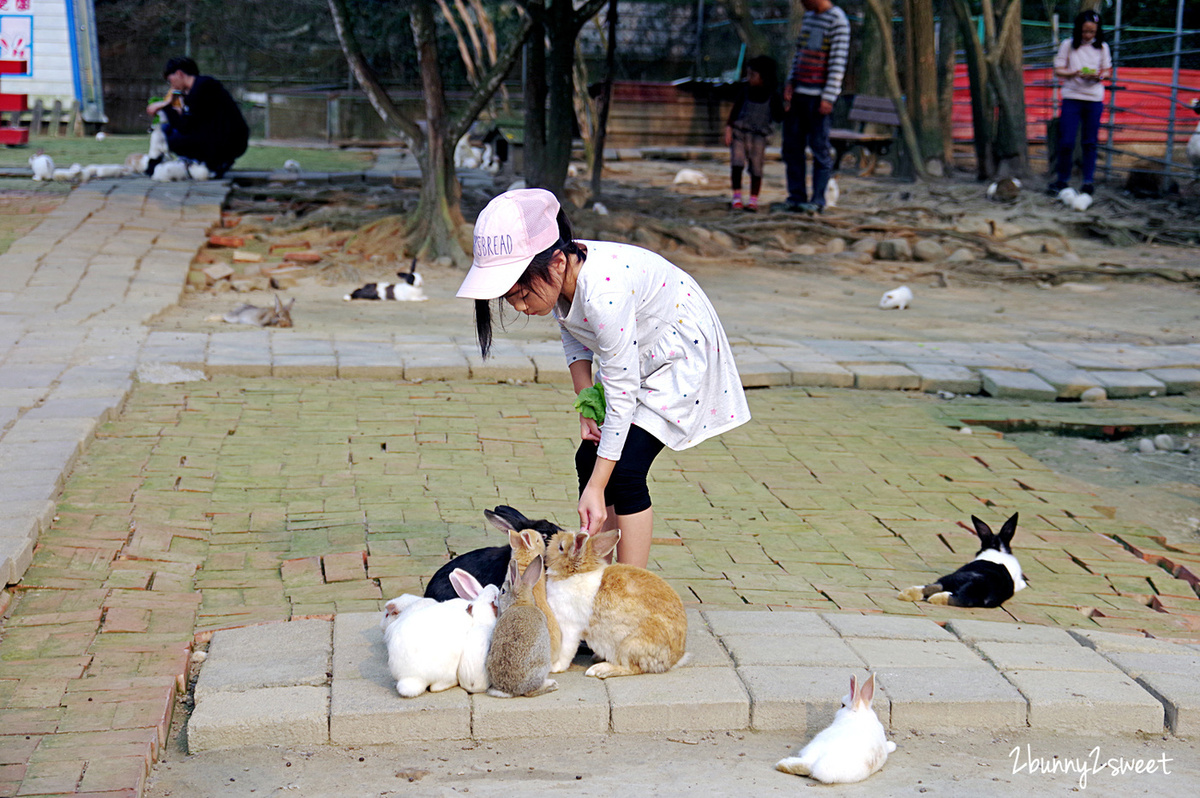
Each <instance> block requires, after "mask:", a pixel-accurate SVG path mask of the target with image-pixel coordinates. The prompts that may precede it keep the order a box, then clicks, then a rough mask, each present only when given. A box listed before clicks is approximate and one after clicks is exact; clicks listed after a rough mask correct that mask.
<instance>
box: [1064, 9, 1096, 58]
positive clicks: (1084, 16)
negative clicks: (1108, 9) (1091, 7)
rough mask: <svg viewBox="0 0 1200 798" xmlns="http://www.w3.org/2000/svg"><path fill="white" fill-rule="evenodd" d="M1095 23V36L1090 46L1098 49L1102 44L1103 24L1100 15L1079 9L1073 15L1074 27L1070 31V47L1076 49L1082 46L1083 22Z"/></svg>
mask: <svg viewBox="0 0 1200 798" xmlns="http://www.w3.org/2000/svg"><path fill="white" fill-rule="evenodd" d="M1085 22H1095V23H1096V38H1094V39H1092V47H1095V48H1096V49H1097V50H1099V49H1100V48H1101V47H1102V46H1103V45H1104V24H1103V23H1102V22H1100V15H1099V14H1097V13H1096V12H1095V11H1080V12H1079V13H1078V14H1076V15H1075V29H1074V30H1073V31H1072V32H1071V49H1072V50H1078V49H1079V48H1080V47H1082V46H1083V23H1085Z"/></svg>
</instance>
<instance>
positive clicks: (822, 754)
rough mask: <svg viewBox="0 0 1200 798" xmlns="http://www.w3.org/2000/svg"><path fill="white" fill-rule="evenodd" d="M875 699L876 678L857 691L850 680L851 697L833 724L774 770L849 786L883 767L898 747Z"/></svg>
mask: <svg viewBox="0 0 1200 798" xmlns="http://www.w3.org/2000/svg"><path fill="white" fill-rule="evenodd" d="M874 697H875V674H873V673H872V674H871V675H870V677H868V678H867V681H866V682H865V683H864V684H863V685H862V687H861V688H859V687H858V679H857V677H855V676H853V675H851V677H850V695H848V696H846V697H845V698H843V699H842V708H841V709H839V710H838V711H837V714H836V715H835V716H834V718H833V723H831V724H829V725H828V726H827V727H825V728H824V729H822V730H821V731H820V732H818V733H817V736H816V737H814V738H812V740H811V741H809V743H808V745H806V746H804V748H802V749H801V750H800V751H799V752H798V753H795V754H793V755H792V756H788V757H784V758H783V759H781V760H779V761H778V762H777V763H775V769H776V770H780V771H783V772H784V773H792V774H794V775H797V776H811V777H812V778H814V779H816V780H817V781H820V782H823V783H825V784H850V783H853V782H856V781H862V780H863V779H865V778H867V777H868V776H870V775H871V774H872V773H875V772H876V771H877V770H879V769H880V768H882V767H883V763H884V762H886V761H887V758H888V754H890V753H891V752H893V751H895V750H896V744H895V743H894V742H892V741H891V740H889V739H887V734H886V733H885V732H884V729H883V724H882V723H880V722H879V718H878V717H876V715H875V711H874V710H873V709H871V701H872V699H874Z"/></svg>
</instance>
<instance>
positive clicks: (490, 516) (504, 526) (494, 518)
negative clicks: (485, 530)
mask: <svg viewBox="0 0 1200 798" xmlns="http://www.w3.org/2000/svg"><path fill="white" fill-rule="evenodd" d="M496 509H497V510H499V509H500V508H499V507H497V508H496ZM483 517H484V518H486V519H487V520H488V521H490V522H491V524H492V526H494V527H496V529H499V530H500V531H501V532H511V531H512V530H514V529H516V527H515V526H513V525H512V523H511V522H509V521H508V519H506V518H505V517H504V516H502V515H498V514H496V513H494V512H492V511H491V510H484V511H483Z"/></svg>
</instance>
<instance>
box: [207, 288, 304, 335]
mask: <svg viewBox="0 0 1200 798" xmlns="http://www.w3.org/2000/svg"><path fill="white" fill-rule="evenodd" d="M295 304H296V300H295V298H293V299H292V301H291V302H289V303H287V304H286V305H285V304H283V303H282V302H280V301H279V296H278V295H276V296H275V307H274V308H260V307H257V306H255V305H251V304H243V305H238V306H237V307H236V308H234V309H233V310H231V311H229V312H228V313H226V314H225V315H224V317H223V318H224V320H225V321H226V322H228V323H229V324H253V325H254V326H256V327H291V326H292V306H293V305H295Z"/></svg>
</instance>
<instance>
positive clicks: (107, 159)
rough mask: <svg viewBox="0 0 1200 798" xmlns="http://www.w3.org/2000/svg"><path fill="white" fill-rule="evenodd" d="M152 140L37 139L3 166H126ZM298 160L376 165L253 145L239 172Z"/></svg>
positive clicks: (10, 150) (345, 167)
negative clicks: (39, 160) (38, 156)
mask: <svg viewBox="0 0 1200 798" xmlns="http://www.w3.org/2000/svg"><path fill="white" fill-rule="evenodd" d="M149 144H150V137H149V136H148V135H146V136H136V135H133V136H130V135H109V136H107V137H106V138H105V139H104V140H103V141H97V140H96V138H95V137H94V136H84V137H82V138H75V137H74V136H59V137H52V136H33V137H31V138H30V139H29V146H28V147H0V166H28V165H29V156H31V155H33V154H34V153H35V152H37V151H38V149H43V150H45V151H46V154H47V155H49V156H50V157H51V158H52V159H54V165H55V166H60V167H67V166H70V165H71V164H73V163H78V164H83V165H84V166H87V165H88V164H90V163H95V164H102V163H116V164H120V163H125V158H126V156H128V155H129V154H130V153H134V152H139V153H141V152H146V150H147V149H148V148H149ZM289 158H295V159H296V160H297V161H299V162H300V166H301V167H302V168H303V169H304V170H305V171H306V172H361V171H362V170H364V169H368V168H370V167H371V165H372V164H373V163H374V162H375V155H374V154H373V153H370V152H347V151H345V150H337V149H316V148H307V147H268V146H262V145H258V144H255V143H254V142H251V143H250V147H249V149H248V150H246V154H245V155H243V156H242V157H241V158H238V160H237V162H236V163H235V164H234V166H233V168H234V169H235V170H254V171H258V170H271V169H282V168H283V162H284V161H286V160H287V159H289Z"/></svg>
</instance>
